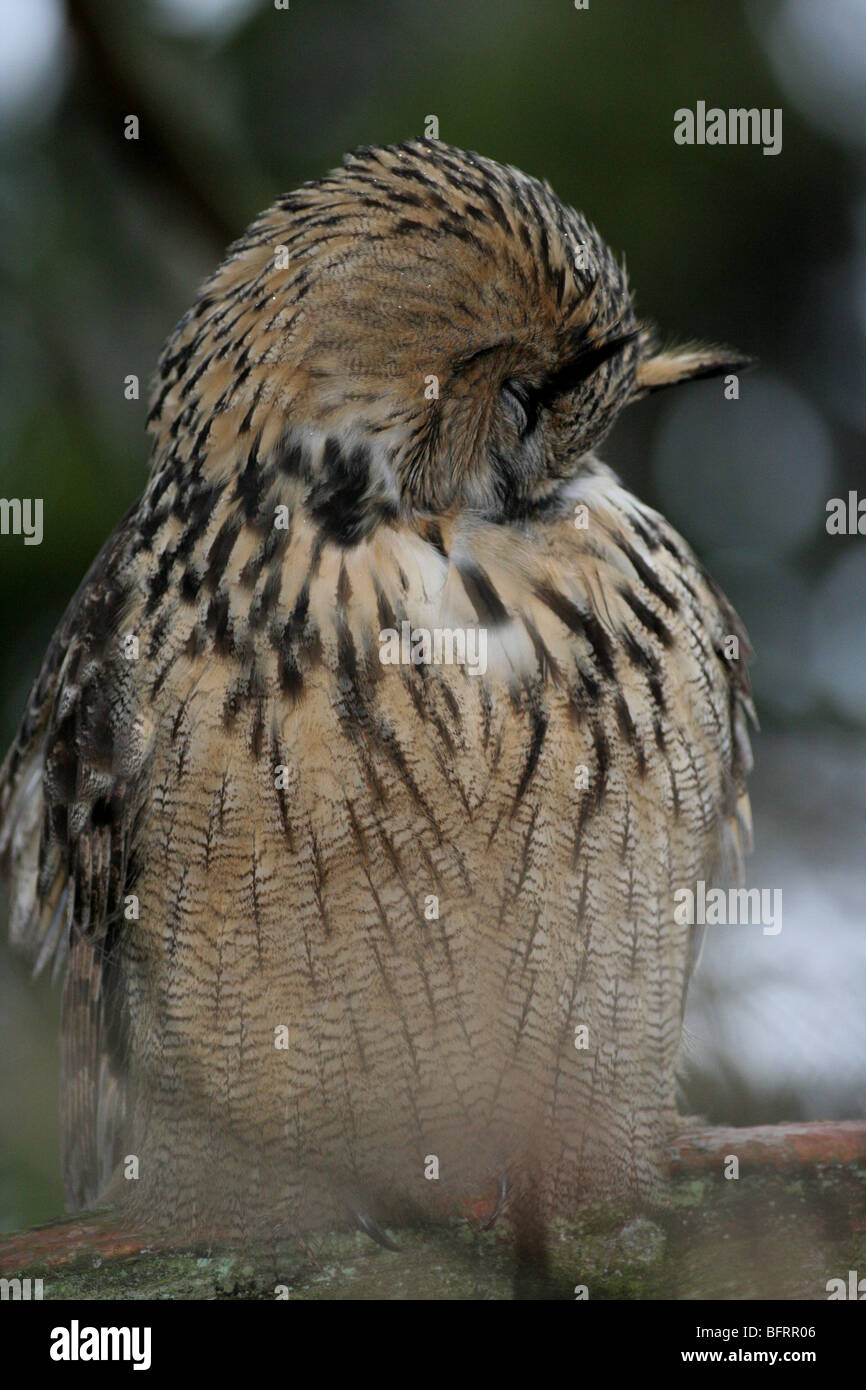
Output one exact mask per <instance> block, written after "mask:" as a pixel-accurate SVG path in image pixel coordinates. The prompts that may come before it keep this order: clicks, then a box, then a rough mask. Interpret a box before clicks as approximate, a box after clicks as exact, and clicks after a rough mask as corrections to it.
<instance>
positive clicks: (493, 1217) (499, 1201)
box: [481, 1169, 508, 1231]
mask: <svg viewBox="0 0 866 1390" xmlns="http://www.w3.org/2000/svg"><path fill="white" fill-rule="evenodd" d="M507 1201H508V1174H507V1173H506V1172H505V1170H504V1169H503V1171H502V1172H501V1173H500V1174H499V1178H498V1190H497V1194H496V1205H495V1206H494V1208H493V1210H492V1212H491V1213H490V1215H489V1216H488V1218H487V1220H486V1221H483V1222H482V1223H481V1230H482V1231H492V1230H493V1227H494V1226H495V1225H496V1223H497V1221H498V1220H499V1218H500V1216H501V1215H502V1213H503V1211H504V1210H505V1204H506V1202H507Z"/></svg>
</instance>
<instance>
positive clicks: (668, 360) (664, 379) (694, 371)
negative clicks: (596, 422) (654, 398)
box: [634, 334, 755, 396]
mask: <svg viewBox="0 0 866 1390" xmlns="http://www.w3.org/2000/svg"><path fill="white" fill-rule="evenodd" d="M641 345H642V347H643V349H644V351H643V354H642V356H641V360H640V361H639V363H638V366H637V371H636V372H635V378H634V394H635V395H636V396H643V395H646V394H648V393H649V392H650V391H661V390H663V389H664V388H665V387H666V386H676V385H677V384H678V382H681V381H698V380H699V379H700V378H701V377H709V376H723V375H724V374H726V373H728V372H738V371H744V370H745V369H746V368H748V367H752V366H754V365H755V359H754V358H753V357H747V356H746V355H745V353H742V352H734V351H733V349H732V348H723V347H705V346H703V345H702V344H700V343H694V344H691V343H690V344H688V345H686V346H685V347H681V348H669V349H667V350H664V351H658V350H656V345H655V343H653V341H652V339H651V337H650V335H649V334H647V336H646V338H644V337H643V336H642V340H641Z"/></svg>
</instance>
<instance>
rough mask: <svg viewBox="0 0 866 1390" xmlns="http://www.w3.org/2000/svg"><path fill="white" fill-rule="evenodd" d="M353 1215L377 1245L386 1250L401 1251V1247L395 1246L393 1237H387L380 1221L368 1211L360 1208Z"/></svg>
mask: <svg viewBox="0 0 866 1390" xmlns="http://www.w3.org/2000/svg"><path fill="white" fill-rule="evenodd" d="M352 1214H353V1216H354V1218H355V1220H356V1221H357V1223H358V1225H359V1226H360V1228H361V1230H362V1231H363V1232H364V1234H365V1235H367V1236H369V1237H370V1239H371V1240H375V1242H376V1244H377V1245H381V1246H382V1248H383V1249H384V1250H397V1251H399V1249H400V1247H399V1245H395V1244H394V1242H393V1240H392V1239H391V1237H390V1236H389V1235H386V1233H385V1232H384V1231H383V1230H382V1227H381V1226H380V1225H379V1223H378V1221H376V1220H374V1218H373V1217H372V1216H371V1215H370V1213H369V1212H368V1211H364V1210H363V1208H361V1207H358V1208H357V1209H356V1210H355V1211H354V1212H353V1213H352Z"/></svg>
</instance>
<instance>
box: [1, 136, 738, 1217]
mask: <svg viewBox="0 0 866 1390" xmlns="http://www.w3.org/2000/svg"><path fill="white" fill-rule="evenodd" d="M736 365H737V359H736V358H734V357H733V356H731V355H730V354H728V353H725V352H720V351H716V350H711V349H701V348H691V349H688V350H685V351H682V352H679V353H678V352H663V351H659V350H658V349H657V347H656V345H655V341H654V338H653V335H652V333H651V332H650V330H649V329H647V328H646V327H645V326H643V325H641V324H640V323H638V321H637V320H636V318H635V315H634V311H633V308H632V303H631V299H630V297H629V292H628V288H627V284H626V280H625V276H624V273H623V271H622V270H621V269H620V267H619V266H618V264H617V263H616V261H615V260H614V259H613V257H612V255H611V253H610V252H609V251H608V249H607V248H606V247H605V245H604V244H603V242H602V241H601V240H600V238H599V237H598V235H597V233H596V232H595V231H594V230H593V229H592V227H590V226H589V224H588V223H587V222H586V221H585V220H584V219H583V218H582V217H581V216H579V215H578V214H577V213H575V212H574V211H572V210H571V209H569V208H567V207H565V206H563V205H562V204H561V203H560V202H559V201H558V199H557V198H556V197H555V196H554V194H553V193H552V192H551V190H550V189H549V188H548V187H547V186H545V185H543V184H541V183H538V182H536V181H535V180H534V179H531V178H528V177H526V176H525V175H524V174H522V173H520V172H518V171H517V170H515V169H513V168H508V167H505V166H502V165H499V164H496V163H494V162H492V161H490V160H487V159H483V158H481V157H480V156H477V155H469V154H466V153H463V152H462V151H459V150H455V149H451V148H449V147H447V146H445V145H441V144H439V143H437V142H430V141H422V142H412V143H409V144H406V145H401V146H399V147H394V148H385V149H362V150H360V151H358V152H356V153H355V154H353V155H351V156H350V157H348V158H347V160H346V162H345V167H344V168H342V169H340V170H338V171H336V172H334V173H332V174H331V175H329V176H328V177H326V178H324V179H322V180H321V181H319V182H317V183H313V184H309V185H306V186H304V187H302V188H300V189H299V190H298V191H297V192H294V193H291V194H289V195H288V196H286V197H283V198H280V199H279V200H278V201H277V203H276V204H275V205H274V206H273V207H272V208H271V209H270V210H269V211H268V212H266V213H265V214H263V215H262V216H261V217H260V218H259V219H258V220H257V221H256V222H254V223H253V225H252V226H251V228H250V229H249V231H248V232H247V233H246V234H245V235H244V236H243V237H242V238H241V239H240V240H239V241H237V242H235V244H234V245H233V246H232V247H231V248H230V249H229V251H228V254H227V256H226V259H225V260H224V262H223V264H222V265H221V266H220V268H219V269H218V270H217V271H216V273H215V274H214V275H213V277H212V278H211V279H210V280H209V281H208V282H207V283H206V284H205V285H204V287H203V289H202V290H201V292H200V294H199V297H198V299H197V300H196V303H195V304H194V306H193V308H192V309H191V310H190V311H189V313H187V314H186V316H185V317H184V318H183V319H182V320H181V322H180V323H179V325H178V327H177V328H176V330H175V332H174V333H173V335H172V337H171V338H170V340H169V342H168V344H167V346H166V348H165V351H164V353H163V356H162V359H161V363H160V368H159V374H158V378H157V381H156V384H155V388H154V396H153V405H152V409H151V411H150V416H149V424H150V429H151V432H152V435H153V462H152V472H151V475H150V480H149V483H148V485H147V488H146V491H145V492H144V494H143V496H142V497H141V499H140V500H139V502H138V503H136V505H135V506H134V507H133V508H132V510H131V511H130V512H129V513H128V515H127V516H126V518H125V519H124V520H123V521H122V522H121V524H120V526H119V527H118V529H117V531H116V532H115V533H114V535H113V536H112V537H111V539H110V540H109V541H108V542H107V544H106V546H105V547H104V549H103V551H102V552H101V554H100V555H99V557H98V558H97V560H96V561H95V563H94V565H93V567H92V568H91V570H90V572H89V573H88V575H87V576H86V578H85V580H84V582H83V584H82V585H81V588H80V589H79V591H78V593H77V595H76V596H75V598H74V599H73V601H72V603H71V605H70V607H69V609H68V611H67V613H66V616H65V617H64V619H63V621H62V623H61V625H60V627H59V629H58V631H57V634H56V636H55V638H54V640H53V642H52V644H51V646H50V648H49V651H48V654H47V656H46V659H45V662H44V665H43V668H42V670H41V672H40V674H39V676H38V678H37V680H36V683H35V686H34V688H33V692H32V695H31V698H30V701H29V704H28V707H27V710H26V713H25V715H24V718H23V721H22V724H21V728H20V731H19V734H18V737H17V740H16V742H15V745H14V747H13V748H12V750H11V751H10V753H9V755H8V757H7V759H6V763H5V766H4V769H3V772H2V802H0V809H2V816H3V820H2V839H0V853H2V862H3V866H4V868H5V872H6V874H7V876H8V877H9V878H10V880H11V884H12V902H13V908H12V922H11V934H12V938H13V940H14V941H16V942H18V943H20V944H21V945H22V946H24V947H26V948H27V949H28V950H29V951H30V952H31V953H32V955H33V956H34V958H35V961H36V964H37V968H39V967H41V966H43V965H44V964H45V963H46V962H48V961H53V962H54V965H55V968H56V969H57V970H58V971H60V972H62V973H63V975H64V979H65V984H64V999H63V1011H64V1017H63V1041H62V1060H63V1078H62V1109H63V1133H64V1171H65V1179H66V1185H67V1191H68V1198H69V1201H70V1203H72V1204H73V1205H76V1206H80V1205H82V1204H85V1203H87V1202H91V1201H93V1200H94V1199H95V1198H97V1197H100V1198H103V1199H106V1198H108V1199H113V1200H117V1201H121V1202H125V1203H127V1204H128V1205H130V1206H131V1207H132V1208H134V1209H135V1210H136V1211H137V1212H138V1213H139V1214H142V1215H146V1216H147V1217H149V1218H152V1219H164V1220H170V1221H171V1222H173V1223H188V1224H189V1225H190V1226H191V1227H194V1228H196V1229H197V1230H208V1229H216V1228H218V1229H220V1230H229V1229H231V1230H234V1229H235V1228H239V1229H242V1230H246V1229H251V1228H253V1227H254V1226H255V1224H256V1223H257V1222H271V1223H273V1222H274V1221H280V1222H285V1223H286V1224H287V1225H289V1226H293V1227H310V1226H312V1225H313V1224H315V1223H327V1222H335V1221H342V1220H344V1219H345V1217H346V1213H347V1212H349V1213H355V1214H356V1215H357V1214H365V1213H373V1214H374V1215H375V1217H376V1219H378V1218H379V1217H381V1218H382V1219H389V1220H390V1219H397V1218H401V1219H402V1218H404V1217H408V1216H411V1215H412V1213H422V1214H424V1213H430V1212H431V1211H432V1212H436V1213H439V1212H442V1213H451V1212H454V1211H457V1210H459V1209H460V1207H461V1203H463V1202H465V1201H466V1200H467V1198H470V1199H471V1198H473V1197H475V1196H477V1195H478V1194H479V1193H480V1192H481V1191H483V1190H484V1189H485V1185H486V1184H488V1183H489V1182H490V1181H491V1180H493V1181H494V1182H495V1181H497V1179H498V1178H499V1176H500V1175H502V1174H507V1175H508V1179H509V1182H510V1183H511V1184H512V1186H513V1187H517V1188H519V1186H520V1184H521V1182H524V1183H528V1182H531V1183H532V1184H533V1186H534V1189H535V1190H536V1191H537V1193H538V1194H539V1197H540V1199H541V1200H543V1202H544V1203H545V1204H547V1205H548V1206H549V1207H550V1208H552V1209H563V1208H564V1207H566V1206H568V1204H570V1203H573V1202H577V1201H580V1200H583V1198H584V1197H585V1196H586V1195H587V1194H592V1193H611V1192H615V1193H616V1194H618V1195H620V1196H634V1197H637V1198H640V1197H642V1196H644V1195H646V1194H647V1193H650V1192H652V1191H653V1190H654V1186H655V1184H656V1182H657V1179H658V1174H659V1169H660V1163H661V1156H662V1153H663V1149H664V1145H665V1143H666V1142H667V1140H668V1139H669V1138H670V1135H671V1132H672V1129H673V1127H674V1125H675V1123H676V1112H675V1069H676V1061H677V1052H678V1048H679V1044H680V1034H681V1023H682V1009H683V1000H684V993H685V989H686V985H687V982H688V976H689V972H690V969H691V965H692V963H693V957H694V947H695V944H696V943H695V941H694V939H693V929H692V928H690V927H688V926H684V925H681V924H680V923H678V921H677V920H676V916H675V897H674V895H675V893H676V892H677V890H678V889H681V888H684V887H690V886H691V887H692V888H693V887H694V885H695V883H696V881H698V880H702V879H703V880H707V881H709V880H712V879H716V878H721V877H723V876H726V875H732V874H733V875H735V874H737V873H738V871H739V869H738V866H739V861H740V854H741V851H742V850H743V849H744V848H746V847H747V844H746V842H747V839H748V825H749V816H748V801H747V799H746V795H745V789H744V778H745V775H746V773H747V771H748V767H749V760H750V758H749V744H748V737H747V733H746V722H747V716H748V714H749V710H750V704H749V697H748V682H747V677H746V674H745V669H744V662H743V658H744V657H745V656H747V655H748V654H749V652H748V643H747V641H746V638H745V634H744V633H743V631H742V629H741V627H740V624H739V621H738V619H737V617H736V615H735V614H734V613H733V611H732V610H731V608H730V607H729V605H728V604H727V602H726V600H725V599H724V597H723V595H722V594H721V593H720V592H719V590H718V588H717V587H716V586H715V584H714V583H713V582H712V580H711V579H710V578H709V577H708V576H707V574H706V573H705V572H704V570H703V569H702V567H701V565H700V564H699V563H698V561H697V560H696V559H695V557H694V555H693V554H692V552H691V551H690V550H689V548H688V546H687V545H686V544H685V543H684V542H683V541H682V540H681V539H680V537H679V536H678V535H676V533H675V532H674V531H673V530H672V529H671V527H670V526H669V525H668V524H667V523H666V522H665V520H664V519H663V518H662V517H661V516H659V515H658V514H657V513H655V512H653V511H651V510H650V509H649V508H647V507H646V506H644V505H643V504H642V503H641V502H639V501H638V500H637V499H636V498H635V497H634V496H632V495H631V494H630V493H629V492H628V491H627V490H626V489H624V488H623V487H622V486H621V485H620V483H619V482H618V481H617V479H616V478H615V477H614V475H613V474H612V473H611V472H610V470H609V469H608V468H607V467H605V466H604V465H603V464H602V463H601V462H599V461H598V459H597V458H596V456H595V454H594V452H593V451H594V448H595V447H596V445H597V444H598V443H599V441H600V440H601V438H602V437H603V435H604V434H605V432H606V431H607V429H608V428H609V426H610V425H611V423H612V421H613V420H614V418H615V417H616V415H617V414H618V412H619V410H620V409H621V408H622V407H623V406H624V405H626V404H627V403H628V402H629V401H631V400H632V399H634V398H636V397H638V396H640V395H641V394H643V393H645V392H647V391H649V390H654V389H657V388H659V387H661V386H666V385H670V384H673V383H675V382H677V381H681V380H685V379H688V378H691V377H695V376H700V375H708V374H712V373H713V372H719V371H731V370H734V369H735V367H736ZM683 466H684V467H687V466H688V460H687V459H684V460H683ZM731 637H736V638H737V639H738V643H739V659H731V658H730V649H731V647H732V644H731V643H730V642H729V640H728V639H730V638H731ZM733 646H736V644H733ZM131 1157H132V1158H133V1159H135V1163H134V1164H133V1165H132V1170H130V1158H131ZM434 1160H435V1162H434ZM131 1172H132V1176H133V1177H134V1176H135V1174H136V1173H137V1177H136V1178H135V1180H132V1177H131V1175H130V1174H131ZM365 1219H366V1218H365ZM371 1219H372V1218H371Z"/></svg>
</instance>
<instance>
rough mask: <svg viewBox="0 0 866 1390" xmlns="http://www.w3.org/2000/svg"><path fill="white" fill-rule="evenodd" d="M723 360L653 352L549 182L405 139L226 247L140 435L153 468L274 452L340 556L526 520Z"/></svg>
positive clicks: (618, 285)
mask: <svg viewBox="0 0 866 1390" xmlns="http://www.w3.org/2000/svg"><path fill="white" fill-rule="evenodd" d="M738 365H743V359H742V358H738V357H737V356H735V355H734V354H731V353H729V352H727V351H724V350H720V349H711V348H700V347H694V348H689V349H686V350H682V351H677V352H663V351H659V350H658V348H657V345H656V342H655V339H654V336H653V334H652V332H651V331H650V330H649V329H648V328H647V327H646V326H644V325H641V324H640V323H639V322H638V320H637V319H636V317H635V312H634V307H633V304H632V300H631V296H630V293H629V289H628V284H627V281H626V276H625V272H624V270H623V269H622V267H621V266H620V265H619V264H618V262H617V261H616V259H615V258H614V256H613V255H612V253H611V251H610V250H609V249H608V247H607V246H606V245H605V243H604V242H603V241H602V240H601V238H600V237H599V235H598V233H597V232H596V231H595V229H594V228H593V227H592V226H591V225H590V224H589V223H588V222H587V221H586V220H585V218H583V217H582V216H581V215H580V214H579V213H577V212H575V211H574V210H573V209H572V208H569V207H566V206H565V205H564V204H563V203H561V202H560V201H559V199H558V198H557V197H556V196H555V194H554V193H553V192H552V191H551V189H550V188H549V187H548V186H547V185H546V184H543V183H540V182H538V181H537V180H536V179H533V178H529V177H527V175H525V174H523V173H521V172H520V171H519V170H517V169H514V168H511V167H509V166H506V165H502V164H497V163H496V162H495V161H493V160H490V159H485V158H483V157H482V156H480V155H476V154H468V153H466V152H465V151H463V150H458V149H454V148H452V147H450V146H448V145H444V144H440V143H439V142H438V141H431V140H419V141H410V142H407V143H406V144H402V145H396V146H388V147H385V148H379V149H366V148H365V149H359V150H356V151H355V152H354V153H353V154H351V155H349V156H348V157H347V158H346V160H345V163H344V167H343V168H341V169H337V170H335V171H334V172H333V173H331V174H329V175H328V176H327V177H326V178H323V179H320V180H318V181H316V182H314V183H310V184H305V185H304V186H303V187H301V188H299V189H298V190H297V191H296V192H294V193H290V194H288V195H287V196H285V197H282V198H280V199H279V200H278V201H277V202H276V204H275V205H274V206H273V207H272V208H270V209H269V210H268V211H267V212H265V213H264V214H263V215H262V216H260V217H259V218H258V219H257V220H256V221H255V222H254V223H253V225H252V226H251V227H250V229H249V230H248V231H247V233H246V234H245V235H244V236H243V237H242V238H241V239H240V240H239V241H237V242H235V244H234V245H233V246H232V247H230V249H229V252H228V254H227V257H226V259H225V261H224V262H223V264H222V265H221V266H220V268H219V269H218V270H217V271H216V273H215V274H214V275H213V277H212V278H211V279H210V280H209V281H208V282H207V283H206V284H205V285H204V287H203V288H202V291H201V293H200V295H199V298H198V300H197V302H196V304H195V305H194V306H193V308H192V309H191V310H190V312H189V313H188V314H187V315H186V316H185V317H184V318H183V319H182V320H181V322H180V324H179V325H178V327H177V329H176V331H175V333H174V335H173V336H172V338H171V339H170V340H169V343H168V344H167V346H166V349H165V351H164V353H163V357H162V360H161V364H160V372H159V378H158V381H157V384H156V389H155V395H154V402H153V408H152V410H151V415H150V423H151V427H152V429H153V432H154V434H155V437H156V459H157V466H159V465H160V462H163V463H164V462H165V461H166V460H167V459H169V458H170V459H171V460H172V464H173V466H177V465H180V466H181V467H183V466H191V467H201V466H202V459H203V458H206V461H207V467H208V468H209V469H211V470H212V471H215V472H217V473H219V472H223V473H229V472H231V471H232V470H234V469H237V468H239V467H241V466H246V463H247V460H248V458H249V451H250V449H251V447H253V446H254V449H255V456H256V457H257V458H260V459H265V458H271V459H272V458H273V457H274V456H275V454H276V455H278V456H279V460H280V463H281V466H282V467H283V469H284V471H285V472H286V473H290V474H292V475H293V476H294V477H295V478H297V480H298V482H299V484H300V485H302V487H303V489H304V501H305V503H306V505H307V507H308V509H309V510H310V511H311V513H312V514H313V516H314V517H316V518H317V519H319V520H320V522H321V525H322V526H323V528H324V529H325V531H326V533H328V534H329V537H330V538H331V539H336V540H339V541H340V542H341V543H343V544H348V545H351V544H355V543H357V542H358V541H359V540H361V539H362V538H363V537H364V536H365V535H367V534H369V533H370V531H371V530H372V529H374V528H375V527H376V526H377V525H379V524H381V522H382V521H384V520H387V519H389V518H394V517H397V516H400V515H402V516H407V515H411V514H412V513H414V512H421V513H433V514H436V513H446V512H458V511H463V510H468V511H472V512H476V513H479V514H481V515H483V516H485V517H487V518H488V519H494V520H497V519H501V520H513V519H519V518H520V517H522V516H526V515H530V514H532V513H533V512H536V511H537V510H538V509H539V508H544V507H545V506H549V505H550V503H551V499H552V498H555V496H556V493H557V489H558V488H559V487H560V486H561V484H562V482H563V480H568V479H570V478H572V477H574V475H575V474H577V473H578V472H579V470H580V467H581V460H582V459H583V458H585V457H586V455H587V454H588V453H589V451H590V450H592V449H593V448H594V446H595V445H597V444H598V442H599V441H600V440H601V439H602V437H603V436H604V435H605V433H606V432H607V430H608V429H609V428H610V426H611V424H612V423H613V421H614V419H615V418H616V416H617V414H618V412H619V411H620V410H621V409H622V408H623V406H625V405H626V404H627V403H628V402H629V401H631V400H633V399H635V398H636V397H637V396H640V395H642V394H643V393H644V392H647V391H652V390H656V389H658V388H660V387H664V386H668V385H671V384H673V383H675V382H679V381H683V380H686V379H688V378H694V377H698V376H706V375H712V374H715V373H718V372H722V371H730V370H734V369H735V367H737V366H738Z"/></svg>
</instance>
